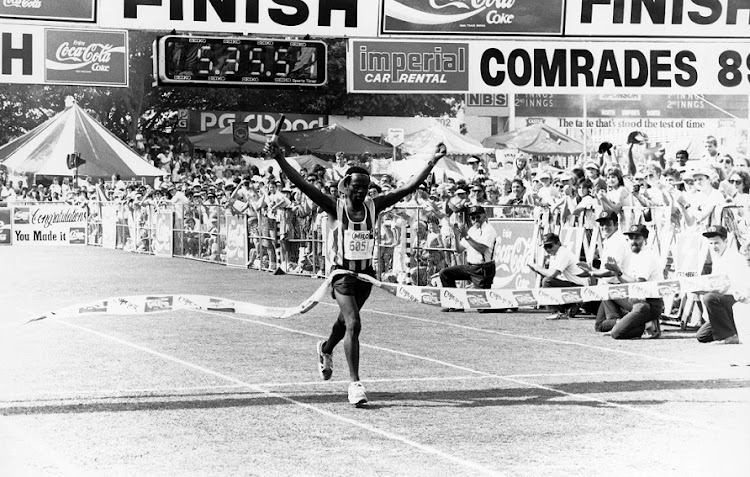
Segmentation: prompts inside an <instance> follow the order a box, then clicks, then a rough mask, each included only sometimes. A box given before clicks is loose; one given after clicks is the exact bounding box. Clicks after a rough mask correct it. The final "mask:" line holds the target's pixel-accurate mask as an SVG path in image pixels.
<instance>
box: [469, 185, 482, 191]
mask: <svg viewBox="0 0 750 477" xmlns="http://www.w3.org/2000/svg"><path fill="white" fill-rule="evenodd" d="M471 190H477V191H479V190H481V191H483V190H484V188H483V187H482V186H480V185H479V184H474V185H473V186H471Z"/></svg>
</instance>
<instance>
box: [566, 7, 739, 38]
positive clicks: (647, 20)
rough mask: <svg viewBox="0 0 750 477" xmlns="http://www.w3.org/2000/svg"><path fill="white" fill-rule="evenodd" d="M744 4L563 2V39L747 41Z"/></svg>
mask: <svg viewBox="0 0 750 477" xmlns="http://www.w3.org/2000/svg"><path fill="white" fill-rule="evenodd" d="M749 15H750V3H748V2H747V1H744V0H662V1H651V2H643V1H627V2H626V1H622V0H612V1H610V0H604V1H601V0H582V1H575V2H567V6H566V9H565V35H566V36H621V37H625V38H634V37H642V38H646V37H680V38H709V39H710V38H743V39H745V38H747V36H748V25H750V22H748V16H749Z"/></svg>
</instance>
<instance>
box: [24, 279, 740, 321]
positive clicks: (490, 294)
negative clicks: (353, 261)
mask: <svg viewBox="0 0 750 477" xmlns="http://www.w3.org/2000/svg"><path fill="white" fill-rule="evenodd" d="M340 274H352V275H356V274H355V273H353V272H348V271H344V270H336V271H334V273H332V274H331V275H330V276H328V278H327V279H326V280H325V281H324V282H323V283H322V284H321V285H320V286H319V287H318V288H317V289H316V290H315V292H314V293H313V294H312V296H310V298H308V299H307V300H305V301H303V302H302V303H301V304H299V305H297V306H294V307H289V308H282V307H270V306H264V305H257V304H255V303H248V302H244V301H236V300H228V299H226V298H217V297H209V296H203V295H141V296H125V297H112V298H105V299H102V300H98V301H95V302H91V303H83V304H79V305H72V306H69V307H66V308H62V309H60V310H56V311H50V312H47V313H45V314H43V315H41V316H38V317H35V318H32V319H31V320H29V322H33V321H39V320H43V319H46V318H55V317H57V318H65V317H74V316H79V315H92V314H93V315H104V316H106V315H143V314H153V313H157V312H168V311H174V310H203V311H223V312H228V313H239V314H244V315H252V316H259V317H265V318H288V317H290V316H294V315H298V314H303V313H306V312H308V311H310V310H311V309H312V308H313V307H315V305H317V304H318V303H319V302H320V301H321V300H322V299H323V298H324V296H325V295H326V293H327V292H328V286H329V284H330V283H331V280H332V279H333V277H335V276H337V275H340ZM356 276H357V278H359V279H360V280H363V281H366V282H370V283H372V284H373V285H374V286H377V287H379V288H382V289H383V290H385V291H387V292H388V293H392V294H393V295H396V296H397V297H399V298H402V299H404V300H409V301H413V302H416V303H422V304H425V305H433V306H441V307H443V308H463V309H466V310H478V309H486V308H491V309H503V308H518V307H521V306H537V305H540V306H543V305H563V304H569V303H581V302H588V301H600V300H613V299H620V298H628V297H629V298H638V299H645V298H663V297H667V296H674V294H675V293H680V292H708V291H719V292H722V291H723V290H726V289H727V288H728V287H729V285H730V282H729V278H728V277H727V276H726V275H701V276H697V277H690V278H680V279H675V280H665V281H660V282H638V283H629V284H623V285H598V286H594V287H576V288H535V289H518V290H477V289H467V288H435V287H419V286H412V285H396V284H393V283H383V282H380V281H378V280H376V279H374V278H372V277H370V276H368V275H356Z"/></svg>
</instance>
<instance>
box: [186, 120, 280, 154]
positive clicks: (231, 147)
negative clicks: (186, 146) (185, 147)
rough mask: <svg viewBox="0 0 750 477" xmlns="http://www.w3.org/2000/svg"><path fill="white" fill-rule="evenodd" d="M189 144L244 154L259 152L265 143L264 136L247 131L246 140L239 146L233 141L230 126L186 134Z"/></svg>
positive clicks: (204, 148)
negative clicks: (191, 134)
mask: <svg viewBox="0 0 750 477" xmlns="http://www.w3.org/2000/svg"><path fill="white" fill-rule="evenodd" d="M188 140H189V141H190V144H192V145H193V146H194V147H195V148H197V149H203V150H204V151H205V150H208V149H211V150H212V151H217V152H240V151H241V152H244V153H246V154H261V153H262V152H263V146H264V145H265V144H266V137H265V136H264V135H262V134H257V133H253V132H248V141H247V142H246V143H245V144H243V145H242V147H241V148H240V146H239V144H237V143H236V142H234V139H233V135H232V126H228V127H226V128H223V129H211V130H210V131H206V132H204V133H201V134H197V135H195V136H188Z"/></svg>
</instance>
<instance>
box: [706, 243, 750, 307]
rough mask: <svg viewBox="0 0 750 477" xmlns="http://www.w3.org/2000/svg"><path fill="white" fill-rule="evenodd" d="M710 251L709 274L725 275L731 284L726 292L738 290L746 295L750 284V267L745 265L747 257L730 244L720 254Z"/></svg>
mask: <svg viewBox="0 0 750 477" xmlns="http://www.w3.org/2000/svg"><path fill="white" fill-rule="evenodd" d="M710 253H711V274H712V275H726V276H728V277H729V281H730V282H731V284H732V285H731V286H730V288H729V290H728V291H727V294H733V292H738V293H739V294H742V295H745V296H747V294H748V289H749V284H750V267H748V265H747V259H745V257H744V256H743V255H742V254H741V253H740V252H739V251H738V250H737V248H736V247H735V246H734V245H732V244H729V246H727V249H726V250H724V253H723V254H722V255H717V254H715V253H714V252H713V250H712V251H711V252H710Z"/></svg>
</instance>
